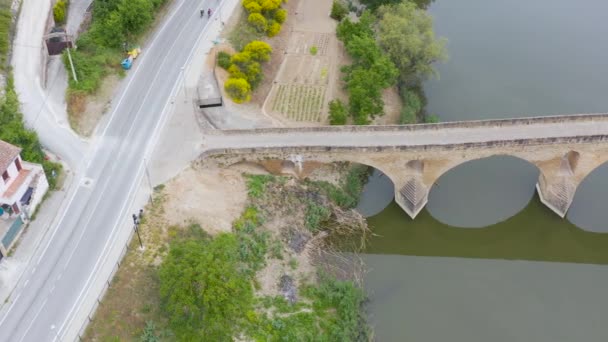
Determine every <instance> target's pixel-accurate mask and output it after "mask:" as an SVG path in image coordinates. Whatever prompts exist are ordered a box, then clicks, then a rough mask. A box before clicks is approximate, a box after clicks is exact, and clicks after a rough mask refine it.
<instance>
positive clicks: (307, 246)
mask: <svg viewBox="0 0 608 342" xmlns="http://www.w3.org/2000/svg"><path fill="white" fill-rule="evenodd" d="M344 171H346V173H345V174H346V175H347V177H346V178H341V177H340V174H344ZM355 174H357V172H355V173H353V172H348V170H347V169H346V168H345V166H343V165H337V166H336V165H332V166H327V167H323V168H322V170H319V171H318V172H317V174H316V175H315V174H313V175H312V176H311V178H310V179H308V180H303V181H299V180H296V179H294V178H291V177H276V176H270V175H267V174H263V173H260V170H259V169H257V168H256V167H252V166H247V165H241V166H236V168H234V169H233V168H231V169H226V170H216V169H206V168H203V167H201V166H198V165H193V166H192V168H190V169H189V170H187V171H185V172H184V173H183V174H181V175H180V176H178V177H176V178H175V179H173V180H171V181H170V182H168V183H167V184H166V185H164V186H160V187H157V188H156V190H155V194H154V200H153V204H152V205H151V206H148V207H147V208H146V209H145V211H144V213H145V214H144V219H143V220H142V224H141V227H140V234H141V238H142V243H143V245H144V249H143V250H141V249H139V248H138V246H139V242H138V239H137V238H134V239H133V241H132V242H131V246H130V249H129V252H128V253H127V255H126V257H125V259H124V261H123V262H122V265H121V267H120V268H119V270H118V272H117V274H116V276H115V277H114V280H113V281H112V283H111V285H110V287H109V290H108V293H107V294H106V296H105V299H104V301H103V302H102V303H101V304H100V306H99V308H98V310H97V313H96V315H95V318H94V319H93V322H92V323H91V325H90V326H89V328H88V330H87V334H86V338H85V340H89V341H99V340H106V339H110V338H114V339H119V340H132V339H134V338H138V337H140V336H143V335H145V334H148V335H146V336H150V334H152V335H154V336H157V337H161V338H169V339H171V338H173V339H175V338H178V339H179V338H186V336H190V337H193V338H195V337H194V336H198V337H197V338H204V337H207V338H213V337H222V336H224V337H230V336H231V337H236V336H240V337H239V339H241V340H251V339H263V340H280V339H281V338H284V337H285V336H291V337H293V338H294V339H295V340H301V339H306V338H313V337H315V338H317V337H320V336H325V337H326V338H327V339H330V340H368V339H369V334H370V333H369V331H370V330H369V328H368V327H367V325H366V324H365V323H364V322H365V319H364V314H363V311H362V303H363V301H364V298H365V295H364V293H363V291H362V290H361V289H360V288H359V287H358V286H357V284H356V283H355V282H354V279H344V278H340V279H338V278H336V276H337V275H339V274H338V272H333V271H332V269H333V268H332V267H327V264H326V263H325V260H327V259H328V258H326V257H324V254H325V252H327V251H328V249H327V245H326V244H325V243H324V241H327V239H328V238H331V237H332V236H333V235H335V234H350V233H352V231H355V230H365V229H366V228H365V227H366V226H365V224H364V220H363V219H362V218H361V217H360V215H358V214H357V213H356V212H354V211H351V210H349V207H352V205H353V203H352V202H350V199H351V198H353V196H357V197H358V193H357V194H354V193H352V191H357V189H359V190H360V185H359V187H358V188H357V187H356V186H355V187H354V190H353V188H352V186H353V185H354V184H351V183H352V180H351V181H348V179H349V177H348V175H350V179H354V178H353V175H355ZM194 175H196V176H195V177H193V176H194ZM331 175H333V177H332V176H331ZM314 179H318V180H314ZM321 179H322V180H321ZM331 180H337V182H334V183H332V182H330V181H331ZM186 181H190V183H189V184H190V187H189V188H188V189H184V188H183V184H185V182H186ZM203 183H205V184H210V183H215V184H223V185H225V186H223V188H224V190H223V193H220V192H218V189H214V188H213V187H212V188H211V189H210V188H209V187H207V186H202V185H203ZM209 198H212V199H213V200H212V201H208V202H206V204H204V205H203V204H202V203H199V202H198V201H197V199H209ZM355 198H356V197H355ZM177 199H180V200H177ZM199 208H202V210H203V211H205V213H208V216H209V217H208V216H207V215H201V214H200V213H199V214H198V215H196V212H197V211H198V210H199ZM237 209H238V214H237V215H238V217H235V213H236V212H237ZM190 214H195V216H194V217H192V216H189V215H190ZM230 218H234V219H235V220H234V221H233V222H232V223H231V225H230V226H228V227H227V226H226V222H227V220H228V221H229V220H230ZM218 228H219V229H218ZM233 249H234V250H233ZM176 253H177V254H176ZM184 253H185V254H184ZM190 253H194V254H192V256H193V257H192V258H190V257H186V256H187V255H190ZM208 253H211V254H209V256H210V257H211V255H213V257H212V260H214V261H213V263H212V264H204V263H205V262H206V261H205V260H208V259H206V257H205V255H207V254H208ZM178 255H180V257H178ZM195 255H196V257H194V256H195ZM214 265H223V266H222V267H221V269H217V272H218V273H217V274H216V273H214V272H215V271H214V267H215V266H214ZM199 268H200V269H201V270H205V271H202V272H201V273H196V274H190V275H188V273H184V272H182V271H180V270H187V269H199ZM176 272H177V273H176ZM342 275H343V273H340V276H342ZM216 276H218V277H222V278H224V277H228V278H225V281H221V282H215V281H213V279H215V278H214V277H216ZM233 276H234V277H233ZM192 277H194V278H192ZM198 277H203V278H198ZM209 277H211V278H209ZM359 278H360V277H359ZM188 279H190V280H188ZM228 279H231V280H228ZM172 280H174V281H176V282H175V283H172V284H169V283H168V282H171V281H172ZM190 281H194V282H199V283H200V282H201V281H202V283H203V284H206V285H205V291H202V292H198V291H195V292H190V291H186V289H185V288H183V287H182V286H189V285H188V284H189V282H190ZM167 288H170V289H171V291H170V292H166V290H163V289H167ZM182 290H183V291H186V292H183V293H182V292H180V291H182ZM176 293H182V295H183V296H182V295H179V296H177V295H175V294H176ZM211 293H215V295H210V294H211ZM190 295H195V296H199V295H200V296H203V297H204V298H207V299H205V300H203V301H202V302H201V301H199V300H195V301H194V302H190V301H189V303H195V304H196V303H198V304H196V305H197V307H198V305H202V306H201V307H199V309H196V310H203V311H204V312H207V310H209V308H214V307H222V308H223V309H222V310H219V311H214V313H213V317H214V319H213V322H214V323H213V324H212V325H213V327H214V328H213V329H211V328H209V327H210V323H209V322H208V321H206V320H200V321H197V322H198V323H192V321H189V318H188V317H191V316H189V315H186V316H184V315H183V311H179V310H178V312H175V311H172V309H171V308H172V307H174V306H175V305H178V306H180V307H181V305H182V304H179V303H180V301H181V300H187V299H184V298H187V297H188V296H190ZM207 295H209V297H206V296H207ZM184 296H185V297H184ZM216 296H220V297H222V298H225V299H224V300H222V304H221V305H220V304H218V303H215V301H216V300H218V298H217V297H216ZM203 297H197V298H199V299H200V300H202V298H203ZM191 310H195V308H194V307H193V308H192V309H191ZM180 312H181V313H180ZM192 312H194V311H192ZM207 314H209V315H211V313H207ZM188 322H190V323H188ZM192 324H195V325H196V324H198V325H199V327H200V328H196V327H195V326H194V325H192ZM201 324H203V325H201ZM200 329H202V330H200ZM211 330H212V331H211ZM192 334H195V335H192ZM196 334H198V335H196Z"/></svg>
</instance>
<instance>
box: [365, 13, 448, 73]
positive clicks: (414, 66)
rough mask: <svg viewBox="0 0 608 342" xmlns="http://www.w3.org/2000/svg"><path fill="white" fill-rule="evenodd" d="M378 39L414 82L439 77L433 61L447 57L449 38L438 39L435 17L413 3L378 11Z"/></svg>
mask: <svg viewBox="0 0 608 342" xmlns="http://www.w3.org/2000/svg"><path fill="white" fill-rule="evenodd" d="M377 14H378V17H379V22H378V42H379V44H380V47H382V48H383V49H384V50H385V51H386V52H387V53H388V55H389V56H390V58H391V60H392V61H393V62H394V63H395V65H396V66H397V68H398V69H399V71H400V73H401V81H402V83H405V84H412V83H415V82H416V81H418V80H424V79H426V78H428V77H430V76H435V75H436V71H435V69H434V68H433V63H435V62H438V61H444V60H445V59H446V58H447V54H446V51H445V40H443V39H436V38H435V33H434V32H433V21H432V18H431V16H430V15H429V14H428V13H427V12H426V11H424V10H422V9H420V8H418V6H416V4H414V3H411V2H402V3H399V4H396V5H383V6H380V7H379V8H378V10H377Z"/></svg>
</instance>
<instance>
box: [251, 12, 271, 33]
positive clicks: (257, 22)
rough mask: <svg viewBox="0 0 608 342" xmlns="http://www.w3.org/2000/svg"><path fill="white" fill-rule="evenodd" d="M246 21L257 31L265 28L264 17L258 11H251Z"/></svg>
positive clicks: (262, 30)
mask: <svg viewBox="0 0 608 342" xmlns="http://www.w3.org/2000/svg"><path fill="white" fill-rule="evenodd" d="M247 21H248V22H249V23H250V24H251V25H252V26H253V27H255V29H256V30H258V31H259V32H264V31H265V30H266V25H267V22H266V18H264V16H263V15H262V14H260V13H251V14H250V15H249V17H248V18H247Z"/></svg>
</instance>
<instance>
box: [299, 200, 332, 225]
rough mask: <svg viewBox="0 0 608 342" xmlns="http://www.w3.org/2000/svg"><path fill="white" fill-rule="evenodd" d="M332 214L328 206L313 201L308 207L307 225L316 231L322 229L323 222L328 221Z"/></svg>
mask: <svg viewBox="0 0 608 342" xmlns="http://www.w3.org/2000/svg"><path fill="white" fill-rule="evenodd" d="M330 216H331V211H329V209H328V208H327V207H325V206H322V205H319V204H316V203H314V202H312V201H311V202H309V203H308V206H307V207H306V216H305V219H306V227H308V229H309V230H310V231H311V232H313V233H314V232H316V231H318V230H319V229H320V225H321V223H323V222H325V221H327V220H328V219H329V217H330Z"/></svg>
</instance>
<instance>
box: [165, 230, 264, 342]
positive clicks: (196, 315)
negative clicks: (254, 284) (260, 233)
mask: <svg viewBox="0 0 608 342" xmlns="http://www.w3.org/2000/svg"><path fill="white" fill-rule="evenodd" d="M159 278H160V294H161V298H162V305H163V310H164V312H165V313H166V314H167V316H168V318H169V324H170V326H171V328H172V330H173V332H174V333H175V335H176V337H177V339H178V340H181V341H229V340H232V339H233V337H234V335H235V334H236V333H238V331H236V327H238V326H239V325H240V323H242V322H243V321H244V320H245V317H246V313H247V312H249V311H250V310H251V309H252V302H253V291H252V288H251V283H250V282H249V280H248V278H247V277H246V276H245V275H244V274H243V272H242V271H241V268H240V265H239V262H238V243H237V240H236V238H235V236H234V235H233V234H220V235H218V236H217V237H215V238H214V239H213V240H212V241H210V242H200V241H196V240H186V241H176V242H174V243H173V244H172V246H171V250H170V251H169V254H168V255H167V257H166V258H165V260H164V261H163V263H162V264H161V266H160V269H159Z"/></svg>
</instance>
